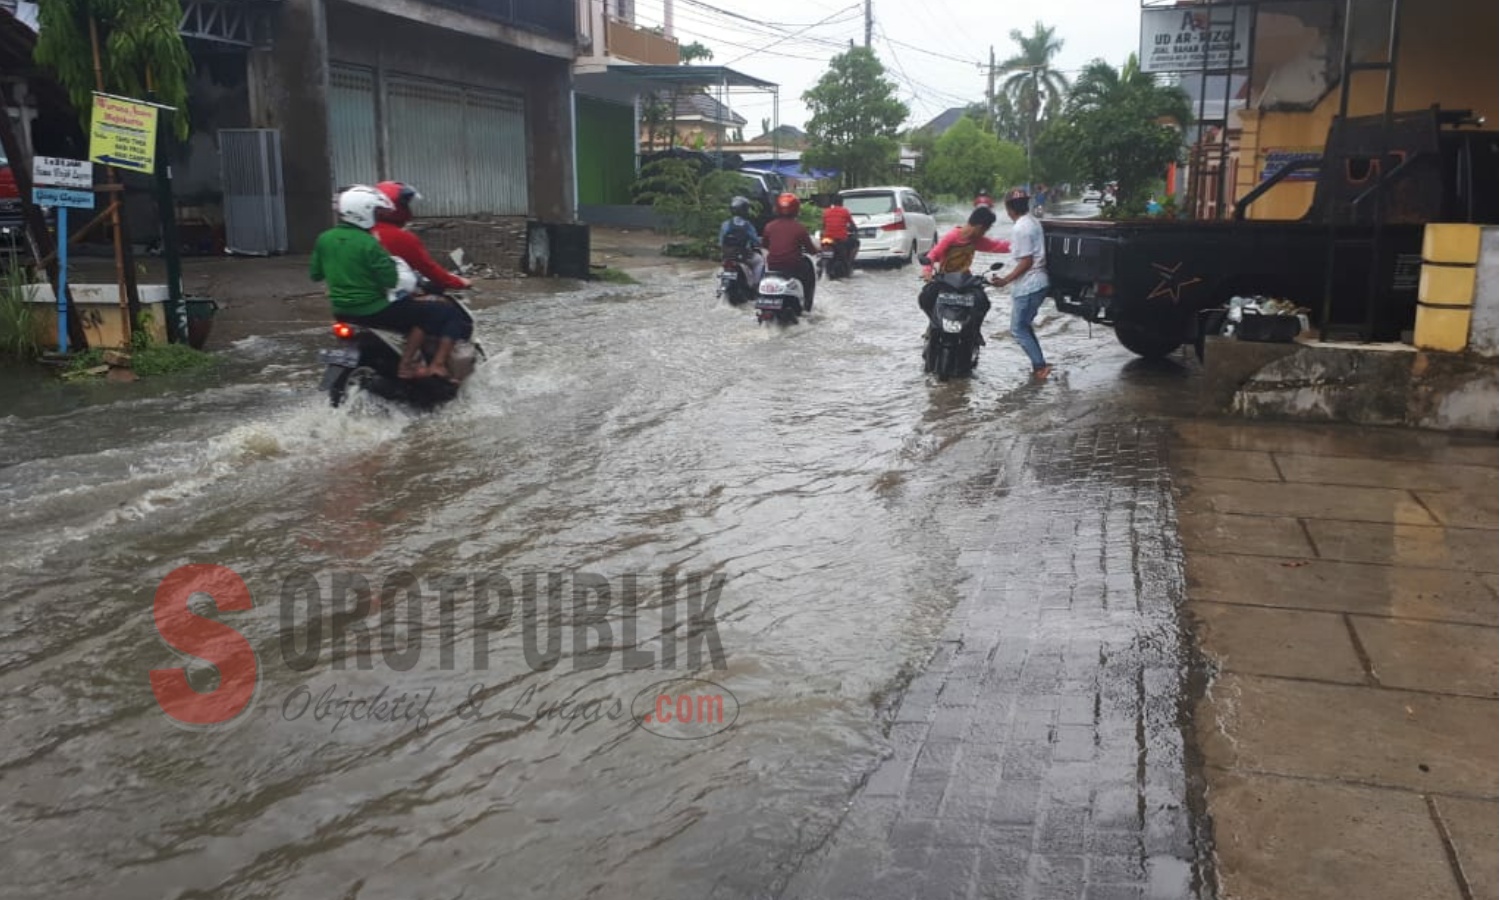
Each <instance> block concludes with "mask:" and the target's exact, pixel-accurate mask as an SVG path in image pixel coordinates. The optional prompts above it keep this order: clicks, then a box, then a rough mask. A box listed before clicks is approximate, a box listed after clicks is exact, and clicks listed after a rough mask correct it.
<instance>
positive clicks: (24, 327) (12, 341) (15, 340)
mask: <svg viewBox="0 0 1500 900" xmlns="http://www.w3.org/2000/svg"><path fill="white" fill-rule="evenodd" d="M30 283H31V279H29V278H27V277H26V270H25V269H24V268H22V267H21V265H20V263H19V261H18V260H17V259H16V255H15V254H14V253H12V254H11V258H10V260H9V261H8V264H7V265H6V268H5V271H4V274H0V354H3V355H5V356H10V357H14V358H16V359H18V360H22V361H24V362H30V361H32V360H34V359H36V358H37V357H38V356H39V355H41V352H42V344H41V341H39V340H38V339H37V326H36V319H34V318H32V315H31V304H28V303H27V302H26V300H25V288H26V286H27V285H29V284H30Z"/></svg>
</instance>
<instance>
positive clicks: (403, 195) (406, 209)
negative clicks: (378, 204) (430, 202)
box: [375, 181, 422, 225]
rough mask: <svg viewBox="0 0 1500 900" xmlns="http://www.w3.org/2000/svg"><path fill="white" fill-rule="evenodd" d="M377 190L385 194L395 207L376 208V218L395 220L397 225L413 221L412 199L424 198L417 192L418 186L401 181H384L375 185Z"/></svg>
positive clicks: (386, 220)
mask: <svg viewBox="0 0 1500 900" xmlns="http://www.w3.org/2000/svg"><path fill="white" fill-rule="evenodd" d="M375 190H377V191H379V192H380V193H382V194H384V195H385V196H386V199H388V200H390V201H391V205H392V206H394V207H395V209H389V210H386V209H381V210H376V218H378V219H379V220H380V221H382V222H394V223H396V224H397V225H405V224H406V223H407V222H410V221H411V204H412V201H413V200H421V199H422V195H421V194H419V193H417V189H416V188H414V187H412V186H411V185H409V184H403V183H401V182H399V181H382V182H380V183H379V184H377V185H375Z"/></svg>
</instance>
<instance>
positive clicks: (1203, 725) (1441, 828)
mask: <svg viewBox="0 0 1500 900" xmlns="http://www.w3.org/2000/svg"><path fill="white" fill-rule="evenodd" d="M1173 459H1174V463H1175V465H1174V469H1175V473H1174V474H1176V475H1178V476H1180V477H1179V478H1178V479H1177V485H1178V490H1179V492H1180V497H1181V499H1180V512H1179V522H1180V527H1181V533H1182V541H1183V546H1184V548H1185V551H1186V563H1187V574H1188V601H1189V603H1188V609H1189V613H1190V615H1191V618H1192V619H1193V620H1194V622H1195V630H1196V633H1197V639H1198V641H1199V644H1200V646H1201V648H1202V650H1203V651H1204V653H1205V654H1206V656H1207V657H1208V658H1209V660H1210V661H1211V663H1212V664H1213V666H1214V667H1215V669H1216V671H1215V672H1214V673H1213V674H1214V677H1213V680H1212V682H1211V684H1210V686H1209V688H1208V691H1207V693H1206V696H1204V698H1203V699H1202V701H1201V703H1200V704H1199V706H1198V708H1197V710H1196V712H1195V715H1194V721H1195V726H1196V734H1197V742H1198V744H1199V745H1200V746H1201V748H1202V750H1203V755H1204V762H1205V777H1206V780H1207V785H1208V789H1207V803H1208V811H1209V814H1210V816H1211V818H1212V821H1213V833H1214V846H1215V855H1216V863H1217V872H1218V879H1219V884H1220V888H1221V891H1220V894H1221V897H1223V898H1224V900H1313V898H1329V897H1358V898H1360V900H1416V898H1422V900H1444V898H1452V900H1477V898H1485V897H1495V896H1496V891H1497V878H1496V813H1497V810H1496V776H1497V773H1496V752H1497V747H1496V727H1497V720H1496V707H1497V704H1496V657H1497V653H1496V641H1497V632H1496V607H1497V603H1496V574H1495V573H1496V558H1497V533H1496V489H1497V488H1496V463H1497V454H1496V445H1495V439H1494V438H1493V437H1487V438H1473V439H1470V438H1463V437H1458V436H1449V435H1438V434H1432V433H1420V432H1413V431H1398V430H1385V429H1356V428H1344V427H1336V426H1314V425H1300V424H1299V425H1280V424H1258V423H1249V424H1238V423H1236V424H1229V423H1183V424H1180V425H1179V426H1178V427H1177V429H1176V441H1175V443H1174V446H1173Z"/></svg>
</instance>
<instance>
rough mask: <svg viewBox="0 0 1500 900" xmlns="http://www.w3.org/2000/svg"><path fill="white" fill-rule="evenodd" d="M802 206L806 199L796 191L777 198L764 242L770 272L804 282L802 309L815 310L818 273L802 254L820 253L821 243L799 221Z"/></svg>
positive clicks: (762, 243) (762, 237) (762, 238)
mask: <svg viewBox="0 0 1500 900" xmlns="http://www.w3.org/2000/svg"><path fill="white" fill-rule="evenodd" d="M801 209H802V201H801V200H798V199H797V195H796V194H782V195H781V196H779V197H777V198H776V218H774V219H772V220H771V221H769V222H767V223H766V230H765V231H764V232H762V234H761V240H760V242H761V245H762V246H764V247H765V248H766V271H767V272H781V273H784V274H787V275H793V276H796V278H797V280H798V281H801V282H802V297H803V301H802V311H803V312H811V311H812V302H813V286H814V285H816V284H817V283H818V273H817V270H816V269H814V268H813V264H812V263H811V262H809V261H808V260H807V259H806V258H805V257H804V256H803V255H802V254H804V253H808V254H811V255H812V256H817V255H818V245H817V244H815V243H813V239H812V235H811V234H808V232H807V226H806V225H803V224H802V223H801V222H799V221H797V213H798V212H799V211H801Z"/></svg>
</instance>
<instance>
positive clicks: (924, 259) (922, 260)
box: [917, 253, 932, 266]
mask: <svg viewBox="0 0 1500 900" xmlns="http://www.w3.org/2000/svg"><path fill="white" fill-rule="evenodd" d="M917 262H919V263H921V264H922V265H924V266H930V265H932V260H930V259H928V258H927V254H925V253H923V254H922V255H921V256H918V257H917Z"/></svg>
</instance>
